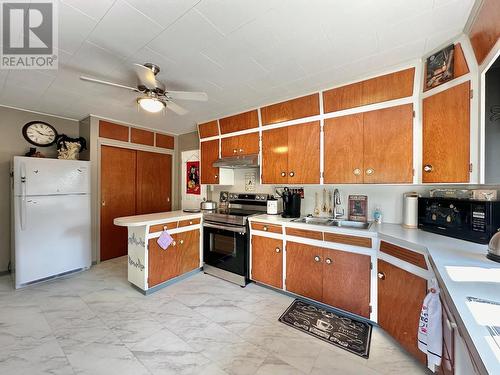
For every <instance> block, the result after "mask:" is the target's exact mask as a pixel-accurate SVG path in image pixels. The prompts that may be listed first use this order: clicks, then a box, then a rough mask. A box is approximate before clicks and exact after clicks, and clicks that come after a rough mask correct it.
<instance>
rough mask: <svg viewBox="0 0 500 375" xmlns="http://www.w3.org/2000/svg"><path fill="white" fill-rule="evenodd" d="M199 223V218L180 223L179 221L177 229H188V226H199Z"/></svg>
mask: <svg viewBox="0 0 500 375" xmlns="http://www.w3.org/2000/svg"><path fill="white" fill-rule="evenodd" d="M200 221H201V219H200V218H196V219H187V220H181V221H179V228H182V227H188V226H190V225H196V224H200Z"/></svg>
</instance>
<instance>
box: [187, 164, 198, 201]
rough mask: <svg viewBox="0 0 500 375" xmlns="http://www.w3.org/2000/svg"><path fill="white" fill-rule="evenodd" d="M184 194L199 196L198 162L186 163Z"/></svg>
mask: <svg viewBox="0 0 500 375" xmlns="http://www.w3.org/2000/svg"><path fill="white" fill-rule="evenodd" d="M186 173H187V176H186V177H187V179H186V181H187V182H186V193H187V194H193V195H200V194H201V185H200V162H199V161H188V162H187V163H186Z"/></svg>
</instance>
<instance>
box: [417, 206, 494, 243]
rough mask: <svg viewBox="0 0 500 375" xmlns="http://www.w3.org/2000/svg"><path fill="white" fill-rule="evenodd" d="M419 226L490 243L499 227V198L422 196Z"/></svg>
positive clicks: (469, 239)
mask: <svg viewBox="0 0 500 375" xmlns="http://www.w3.org/2000/svg"><path fill="white" fill-rule="evenodd" d="M418 227H419V228H420V229H422V230H425V231H428V232H433V233H439V234H442V235H445V236H449V237H454V238H459V239H461V240H466V241H471V242H476V243H480V244H487V243H488V242H489V241H490V239H491V237H492V236H493V235H494V234H495V233H496V232H497V231H498V230H499V229H500V201H478V200H472V199H455V198H419V199H418Z"/></svg>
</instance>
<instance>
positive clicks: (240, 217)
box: [203, 192, 268, 226]
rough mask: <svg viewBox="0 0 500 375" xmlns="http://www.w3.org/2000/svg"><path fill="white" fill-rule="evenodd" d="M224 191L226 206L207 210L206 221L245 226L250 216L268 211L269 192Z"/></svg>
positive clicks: (204, 217)
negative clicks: (239, 192)
mask: <svg viewBox="0 0 500 375" xmlns="http://www.w3.org/2000/svg"><path fill="white" fill-rule="evenodd" d="M223 193H224V194H223ZM223 193H221V198H222V196H224V199H225V200H226V201H223V202H226V207H225V208H219V209H218V210H215V211H210V212H205V213H204V214H203V219H204V220H205V221H212V222H217V223H224V224H232V225H241V226H244V225H246V222H247V218H248V217H249V216H252V215H259V214H263V213H265V212H266V207H267V198H268V195H267V194H247V193H241V194H238V193H230V194H229V193H226V192H223Z"/></svg>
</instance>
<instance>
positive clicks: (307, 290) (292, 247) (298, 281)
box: [286, 242, 323, 301]
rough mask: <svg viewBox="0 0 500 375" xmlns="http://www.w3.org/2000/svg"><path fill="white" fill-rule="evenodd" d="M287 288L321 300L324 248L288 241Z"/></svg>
mask: <svg viewBox="0 0 500 375" xmlns="http://www.w3.org/2000/svg"><path fill="white" fill-rule="evenodd" d="M286 289H287V290H288V291H290V292H293V293H296V294H300V295H301V296H304V297H307V298H311V299H314V300H317V301H321V300H322V298H323V248H321V247H316V246H310V245H304V244H301V243H296V242H287V245H286Z"/></svg>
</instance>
